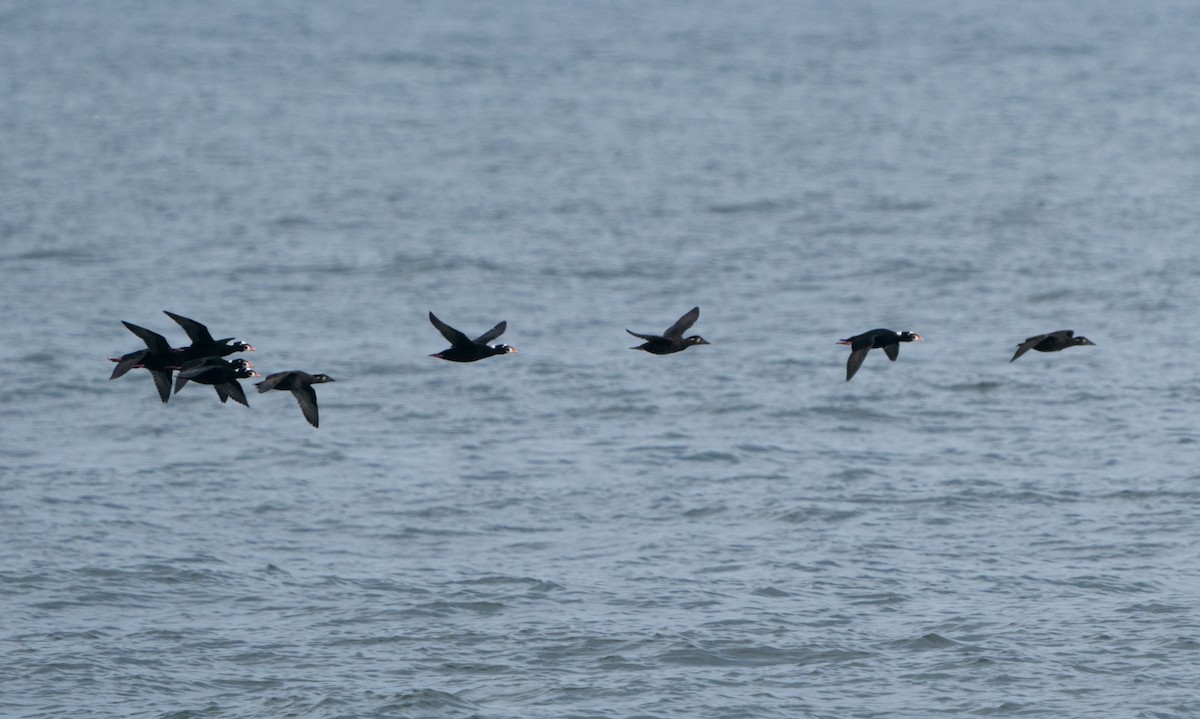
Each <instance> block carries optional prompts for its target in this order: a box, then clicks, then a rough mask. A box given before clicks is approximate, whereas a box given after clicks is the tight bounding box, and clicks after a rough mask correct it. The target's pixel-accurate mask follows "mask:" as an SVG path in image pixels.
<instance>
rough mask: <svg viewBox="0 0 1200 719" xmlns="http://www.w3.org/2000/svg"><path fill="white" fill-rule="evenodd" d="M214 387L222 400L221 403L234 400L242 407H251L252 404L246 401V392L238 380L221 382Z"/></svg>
mask: <svg viewBox="0 0 1200 719" xmlns="http://www.w3.org/2000/svg"><path fill="white" fill-rule="evenodd" d="M213 387H215V388H216V390H217V396H218V397H220V398H221V402H224V401H225V400H227V399H232V400H233V401H234V402H237V403H238V404H240V405H244V406H246V407H249V406H250V403H249V402H247V401H246V392H245V391H244V390H242V385H240V384H238V381H237V380H235V379H234V380H229V381H228V382H221V383H220V384H215V385H213Z"/></svg>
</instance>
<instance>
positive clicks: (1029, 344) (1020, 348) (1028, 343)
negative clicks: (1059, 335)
mask: <svg viewBox="0 0 1200 719" xmlns="http://www.w3.org/2000/svg"><path fill="white" fill-rule="evenodd" d="M1049 336H1050V335H1034V336H1033V337H1027V338H1026V339H1025V341H1024V342H1022V343H1021V344H1019V345H1017V351H1016V353H1015V354H1014V355H1013V356H1012V359H1010V360H1009V362H1016V361H1017V358H1018V357H1020V356H1021V355H1023V354H1025V353H1026V352H1028V351H1029V350H1031V349H1033V347H1034V345H1036V344H1037V343H1038V342H1041V341H1042V340H1044V339H1046V338H1047V337H1049Z"/></svg>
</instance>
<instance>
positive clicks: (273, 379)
mask: <svg viewBox="0 0 1200 719" xmlns="http://www.w3.org/2000/svg"><path fill="white" fill-rule="evenodd" d="M336 381H337V380H335V379H334V378H332V377H330V376H329V375H327V374H309V373H307V372H301V371H300V370H290V371H288V372H275V373H274V374H269V375H267V376H266V379H264V380H263V381H262V382H256V383H255V385H254V386H255V387H258V391H259V392H267V391H269V390H273V389H283V390H288V391H290V392H291V393H292V394H293V395H294V396H295V397H296V401H297V402H299V403H300V411H301V412H303V413H304V419H307V420H308V423H309V424H311V425H312V426H314V427H316V426H318V425H317V391H316V390H315V389H313V387H312V386H313V385H314V384H321V383H322V382H336Z"/></svg>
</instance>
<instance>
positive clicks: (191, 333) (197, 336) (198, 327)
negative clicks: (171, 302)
mask: <svg viewBox="0 0 1200 719" xmlns="http://www.w3.org/2000/svg"><path fill="white" fill-rule="evenodd" d="M163 314H165V315H166V316H167V317H170V318H171V319H173V320H175V322H176V323H177V324H178V325H179V326H180V327H182V328H183V331H184V332H187V336H188V339H190V340H191V341H192V345H194V346H205V347H207V346H211V345H213V344H216V341H215V340H214V339H213V336H212V334H211V333H209V331H208V328H207V327H205V326H204V325H202V324H200V323H199V322H197V321H196V320H192V319H188V318H187V317H184V316H182V315H177V314H175V313H174V312H167V311H166V310H163Z"/></svg>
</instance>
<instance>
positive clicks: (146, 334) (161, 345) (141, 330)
mask: <svg viewBox="0 0 1200 719" xmlns="http://www.w3.org/2000/svg"><path fill="white" fill-rule="evenodd" d="M121 324H123V325H125V327H126V329H128V330H129V331H130V332H132V333H134V334H135V335H137V336H138V337H140V338H141V340H142V341H143V342H145V343H146V347H147V348H149V349H150V351H151V352H154V353H155V354H167V353H168V352H170V351H171V345H170V343H168V342H167V338H166V337H163V336H162V335H160V334H159V333H157V332H152V331H150V330H148V329H146V328H145V327H138V326H137V325H135V324H133V323H131V322H126V321H125V320H121Z"/></svg>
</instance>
